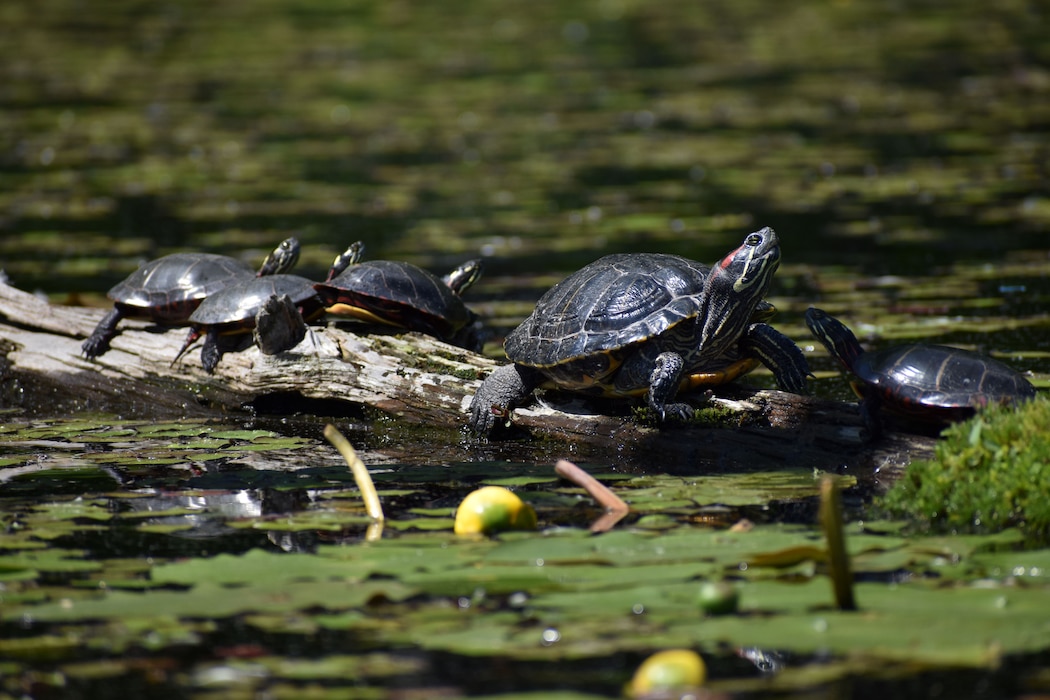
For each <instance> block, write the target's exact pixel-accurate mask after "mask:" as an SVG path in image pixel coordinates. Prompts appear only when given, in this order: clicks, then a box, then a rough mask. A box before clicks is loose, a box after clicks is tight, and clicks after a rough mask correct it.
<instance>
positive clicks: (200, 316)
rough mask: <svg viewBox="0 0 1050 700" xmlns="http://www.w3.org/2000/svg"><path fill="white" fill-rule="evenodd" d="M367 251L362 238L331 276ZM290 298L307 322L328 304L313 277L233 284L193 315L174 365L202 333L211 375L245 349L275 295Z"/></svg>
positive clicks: (337, 261)
mask: <svg viewBox="0 0 1050 700" xmlns="http://www.w3.org/2000/svg"><path fill="white" fill-rule="evenodd" d="M363 251H364V246H363V244H362V243H361V242H360V241H358V242H357V243H354V244H352V245H351V246H350V247H349V248H347V249H346V252H344V253H342V254H340V255H339V256H337V257H336V259H335V262H334V263H333V264H332V269H331V270H329V277H331V276H333V275H337V274H339V272H340V271H341V270H342V269H343V268H345V267H346V266H347V265H351V264H354V263H356V262H357V260H358V259H359V258H360V256H361V254H362V253H363ZM284 296H287V297H288V299H289V300H290V302H291V303H292V304H294V305H295V307H296V308H297V309H298V311H299V313H300V315H301V316H302V318H303V320H304V321H312V320H314V319H316V318H318V317H319V316H320V315H321V314H322V313H323V312H324V306H323V305H322V303H321V300H320V298H319V297H318V296H317V293H316V292H315V291H314V282H313V280H310V279H307V278H305V277H300V276H299V275H288V274H276V275H268V276H265V277H255V278H252V279H247V280H243V281H241V282H237V283H235V284H231V285H229V286H227V287H226V288H224V289H222V290H220V291H219V292H217V293H215V294H213V295H211V296H210V297H208V298H207V299H205V300H204V302H202V303H201V305H200V306H198V307H197V309H196V311H194V312H193V314H192V315H190V318H189V322H190V324H192V328H190V331H189V333H188V334H187V336H186V341H185V342H184V343H183V345H182V348H180V349H179V352H178V354H177V355H176V356H175V359H174V360H172V364H173V365H174V364H175V363H176V362H178V361H179V359H180V358H181V357H182V356H183V354H184V353H185V352H186V351H187V350H188V349H189V348H190V346H191V345H193V343H194V342H196V340H197V339H198V338H200V337H201V336H202V335H204V336H205V339H204V345H203V346H202V347H201V365H203V367H204V370H205V371H206V372H208V373H209V374H211V373H212V372H214V371H215V368H216V367H217V366H218V364H219V360H220V358H221V357H222V356H223V355H224V354H225V353H227V352H234V351H237V350H241V349H243V348H244V347H245V346H246V344H247V343H248V342H250V340H251V335H250V334H251V332H252V329H253V328H255V319H256V315H257V314H258V313H259V311H260V310H262V309H263V307H264V305H266V302H267V301H268V300H269V299H271V297H277V298H281V297H284Z"/></svg>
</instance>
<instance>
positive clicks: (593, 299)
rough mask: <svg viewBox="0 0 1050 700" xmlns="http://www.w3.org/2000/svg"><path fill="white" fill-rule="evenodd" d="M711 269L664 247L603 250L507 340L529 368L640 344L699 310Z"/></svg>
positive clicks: (513, 356) (542, 302) (556, 289)
mask: <svg viewBox="0 0 1050 700" xmlns="http://www.w3.org/2000/svg"><path fill="white" fill-rule="evenodd" d="M709 269H710V268H709V267H708V266H707V265H704V264H702V263H698V262H696V261H693V260H688V259H686V258H682V257H679V256H677V255H668V254H664V253H635V254H617V255H607V256H605V257H603V258H599V259H598V260H596V261H594V262H593V263H591V264H590V265H587V266H586V267H584V268H582V269H581V270H579V271H577V272H575V273H573V274H572V275H570V276H569V277H567V278H565V279H564V280H562V281H561V282H559V283H558V284H556V285H555V286H554V287H552V288H551V289H550V290H548V291H547V293H546V294H544V295H543V296H542V297H540V300H539V301H538V302H537V303H536V309H535V311H533V313H532V315H531V316H529V317H528V318H527V319H525V321H524V322H522V324H521V325H520V326H518V327H517V328H516V329H515V330H514V331H512V332H511V333H510V334H509V335H508V336H507V339H506V342H505V343H504V349H505V350H506V352H507V357H508V358H509V359H510V360H511V361H513V362H515V363H517V364H522V365H526V366H530V367H537V368H548V367H555V366H558V365H565V364H568V363H573V362H576V361H579V360H583V359H586V358H589V357H593V356H595V355H605V354H608V353H613V352H615V351H617V350H620V349H622V348H625V347H627V346H629V345H634V344H636V343H641V342H644V341H646V340H648V339H650V338H653V337H655V336H658V335H661V334H663V333H666V332H667V331H668V330H669V329H671V328H673V327H675V326H677V325H678V324H681V323H682V322H683V321H685V320H687V319H693V318H696V317H697V315H698V314H699V313H700V305H701V295H702V291H703V288H704V280H705V278H706V276H707V273H708V270H709Z"/></svg>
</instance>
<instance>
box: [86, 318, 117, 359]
mask: <svg viewBox="0 0 1050 700" xmlns="http://www.w3.org/2000/svg"><path fill="white" fill-rule="evenodd" d="M122 318H124V313H123V312H122V311H121V310H120V309H118V308H113V309H112V310H111V311H110V312H109V313H108V314H106V315H105V316H103V317H102V320H101V321H99V322H98V325H97V326H95V330H94V331H92V333H91V335H90V336H88V339H87V340H85V341H84V342H83V343H82V344H81V346H80V349H81V350H82V351H83V353H84V356H85V357H86V358H88V359H89V360H90V359H92V358H94V357H98V356H99V355H101V354H102V353H104V352H105V351H106V350H108V349H109V341H110V340H112V339H113V336H115V335H116V334H117V324H118V323H120V319H122Z"/></svg>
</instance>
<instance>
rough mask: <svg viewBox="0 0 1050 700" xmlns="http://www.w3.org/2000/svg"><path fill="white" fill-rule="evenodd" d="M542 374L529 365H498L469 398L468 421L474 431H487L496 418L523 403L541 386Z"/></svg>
mask: <svg viewBox="0 0 1050 700" xmlns="http://www.w3.org/2000/svg"><path fill="white" fill-rule="evenodd" d="M541 380H542V376H541V375H540V373H539V372H537V371H536V370H534V369H531V368H529V367H522V366H520V365H504V366H502V367H498V368H496V371H494V372H493V373H492V374H490V375H489V376H488V377H487V378H486V379H485V381H484V382H482V383H481V386H480V387H478V390H477V392H475V394H474V398H473V399H472V400H471V402H470V419H469V422H468V425H469V426H470V429H471V430H473V431H474V432H475V433H480V434H482V435H486V434H488V433H489V432H490V431H491V430H492V429H493V428H494V427H495V426H496V418H497V417H498V416H503V415H506V414H507V413H508V412H509V411H510V409H512V408H514V407H515V406H517V405H519V404H521V403H523V402H524V401H525V399H527V398H528V397H529V394H531V393H532V391H533V390H534V389H535V388H536V387H537V386H539V384H540V382H541Z"/></svg>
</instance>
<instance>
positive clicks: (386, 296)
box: [314, 259, 482, 351]
mask: <svg viewBox="0 0 1050 700" xmlns="http://www.w3.org/2000/svg"><path fill="white" fill-rule="evenodd" d="M481 271H482V264H481V260H480V259H476V260H471V261H469V262H466V263H464V264H462V265H460V266H459V267H457V268H456V269H455V270H453V271H452V272H450V273H449V274H448V275H446V276H445V277H443V278H441V277H437V276H436V275H433V274H431V273H430V272H427V271H426V270H424V269H422V268H419V267H416V266H415V265H412V264H410V263H406V262H397V261H391V260H370V261H368V262H363V263H360V264H357V265H351V266H350V267H348V268H347V269H346V271H345V272H343V273H341V274H338V275H336V276H332V277H329V279H328V280H326V281H325V282H322V283H320V284H317V285H314V288H315V289H316V290H317V294H318V295H319V296H320V297H321V300H322V301H323V302H324V305H325V307H326V309H327V311H328V313H329V314H330V315H332V316H336V317H340V316H342V317H345V318H353V319H356V320H359V321H364V322H366V323H376V324H380V325H384V326H393V327H395V328H402V329H405V330H409V331H419V332H421V333H427V334H429V335H432V336H435V337H437V338H439V339H441V340H443V341H445V342H448V343H452V344H453V345H458V346H460V347H464V348H467V349H468V350H474V351H477V350H480V349H481V339H480V337H479V335H478V328H477V325H478V324H477V318H478V317H477V315H476V314H475V313H474V312H473V311H471V310H470V309H468V308H467V306H466V304H464V303H463V300H462V299H461V298H460V295H461V294H462V293H463V292H465V291H466V290H467V289H468V288H469V287H470V286H471V285H472V284H474V283H475V282H476V281H477V280H478V278H479V277H481Z"/></svg>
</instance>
